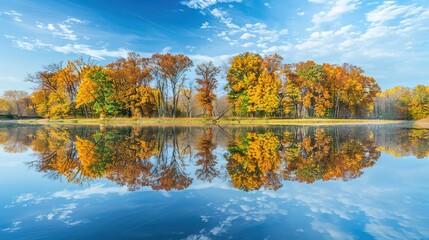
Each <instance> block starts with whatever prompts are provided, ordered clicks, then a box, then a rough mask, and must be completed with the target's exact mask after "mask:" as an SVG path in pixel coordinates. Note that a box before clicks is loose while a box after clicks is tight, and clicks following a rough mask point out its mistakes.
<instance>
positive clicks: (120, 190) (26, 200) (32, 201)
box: [6, 184, 129, 207]
mask: <svg viewBox="0 0 429 240" xmlns="http://www.w3.org/2000/svg"><path fill="white" fill-rule="evenodd" d="M127 193H129V192H128V191H127V188H126V187H104V184H97V185H94V186H91V187H89V188H86V189H82V190H72V191H70V190H62V191H58V192H54V193H52V194H47V195H44V196H37V195H35V194H34V193H25V194H21V195H19V196H18V197H16V199H15V200H14V201H12V204H11V205H7V206H6V207H13V206H15V205H22V206H28V205H36V204H40V203H41V202H44V201H47V200H52V199H54V198H63V199H87V198H90V197H93V196H96V195H103V196H104V195H107V194H119V195H124V194H127Z"/></svg>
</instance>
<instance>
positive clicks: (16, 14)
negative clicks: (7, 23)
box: [0, 10, 22, 22]
mask: <svg viewBox="0 0 429 240" xmlns="http://www.w3.org/2000/svg"><path fill="white" fill-rule="evenodd" d="M0 15H7V16H10V17H11V18H12V20H13V21H15V22H22V19H21V16H22V14H21V13H19V12H17V11H15V10H10V11H4V12H0Z"/></svg>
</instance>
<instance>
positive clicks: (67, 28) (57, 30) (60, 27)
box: [36, 17, 88, 41]
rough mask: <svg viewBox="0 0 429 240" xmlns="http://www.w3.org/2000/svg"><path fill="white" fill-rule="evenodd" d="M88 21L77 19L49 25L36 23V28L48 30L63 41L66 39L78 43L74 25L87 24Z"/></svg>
mask: <svg viewBox="0 0 429 240" xmlns="http://www.w3.org/2000/svg"><path fill="white" fill-rule="evenodd" d="M87 23H88V21H86V20H80V19H77V18H73V17H70V18H67V19H66V20H65V21H64V22H61V23H57V24H54V23H48V24H43V23H41V22H36V27H37V28H39V29H46V30H49V31H50V32H51V33H52V35H54V36H56V37H59V38H62V39H66V40H70V41H77V40H78V39H79V38H78V36H77V35H76V34H75V32H74V31H73V30H72V29H71V28H72V26H73V25H75V24H87Z"/></svg>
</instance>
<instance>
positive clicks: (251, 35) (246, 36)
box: [240, 32, 256, 40]
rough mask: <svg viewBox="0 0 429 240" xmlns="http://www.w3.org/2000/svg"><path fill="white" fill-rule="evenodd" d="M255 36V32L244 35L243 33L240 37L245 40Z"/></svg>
mask: <svg viewBox="0 0 429 240" xmlns="http://www.w3.org/2000/svg"><path fill="white" fill-rule="evenodd" d="M254 37H256V35H255V34H252V33H247V32H246V33H243V35H241V37H240V39H245V40H247V39H249V38H254Z"/></svg>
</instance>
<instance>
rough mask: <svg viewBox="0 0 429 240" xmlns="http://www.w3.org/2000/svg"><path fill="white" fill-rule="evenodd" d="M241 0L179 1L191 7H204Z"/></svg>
mask: <svg viewBox="0 0 429 240" xmlns="http://www.w3.org/2000/svg"><path fill="white" fill-rule="evenodd" d="M241 1H242V0H189V1H181V2H180V3H181V4H183V5H185V6H187V7H189V8H193V9H206V8H208V7H211V6H213V5H216V4H218V3H233V2H238V3H240V2H241Z"/></svg>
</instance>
